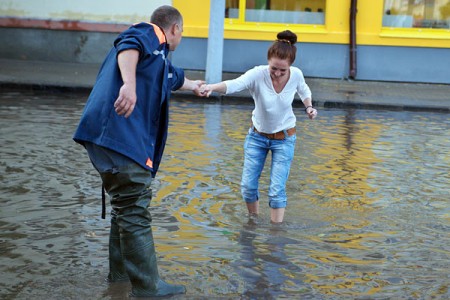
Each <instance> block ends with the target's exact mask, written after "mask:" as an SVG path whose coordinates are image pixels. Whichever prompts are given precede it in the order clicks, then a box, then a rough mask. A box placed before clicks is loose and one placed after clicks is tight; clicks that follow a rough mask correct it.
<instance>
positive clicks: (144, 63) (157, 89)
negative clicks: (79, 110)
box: [73, 23, 184, 176]
mask: <svg viewBox="0 0 450 300" xmlns="http://www.w3.org/2000/svg"><path fill="white" fill-rule="evenodd" d="M127 49H136V50H138V51H139V53H140V55H139V62H138V64H137V69H136V94H137V101H136V106H135V108H134V110H133V112H132V114H131V115H130V116H129V117H128V118H125V117H124V116H119V115H117V113H116V112H115V110H114V102H115V101H116V99H117V97H118V94H119V89H120V88H121V86H122V85H123V81H122V77H121V74H120V69H119V66H118V64H117V55H118V54H119V52H120V51H123V50H127ZM168 53H169V45H168V44H167V42H166V38H165V36H164V33H163V32H162V30H161V29H160V28H159V27H158V26H156V25H154V24H150V23H139V24H136V25H133V26H132V27H130V28H129V29H127V30H125V31H124V32H122V33H121V34H120V35H119V36H118V37H117V39H116V40H115V41H114V47H112V49H111V50H110V52H109V54H108V55H107V57H106V59H105V61H104V62H103V64H102V66H101V68H100V71H99V74H98V76H97V80H96V83H95V85H94V87H93V89H92V91H91V94H90V95H89V98H88V101H87V103H86V106H85V108H84V111H83V114H82V116H81V120H80V124H79V125H78V128H77V130H76V132H75V134H74V137H73V139H74V140H75V141H76V142H78V143H80V144H83V143H84V142H92V143H94V144H97V145H99V146H103V147H105V148H108V149H111V150H114V151H116V152H118V153H121V154H123V155H125V156H127V157H129V158H131V159H132V160H134V161H136V163H138V164H139V165H141V166H142V167H144V168H146V169H148V170H150V171H151V172H152V175H153V176H155V175H156V172H157V171H158V167H159V164H160V162H161V159H162V154H163V151H164V147H165V144H166V139H167V131H168V123H169V98H170V93H171V90H177V89H179V88H180V87H181V86H182V85H183V83H184V71H183V70H182V69H179V68H176V67H174V66H172V64H171V62H170V61H169V60H168V59H167V55H168Z"/></svg>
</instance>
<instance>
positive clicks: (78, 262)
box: [0, 90, 450, 299]
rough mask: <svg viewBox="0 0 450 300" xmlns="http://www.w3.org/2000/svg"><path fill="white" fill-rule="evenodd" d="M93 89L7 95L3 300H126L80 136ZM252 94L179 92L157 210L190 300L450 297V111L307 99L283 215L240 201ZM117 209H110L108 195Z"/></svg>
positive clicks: (2, 99) (167, 267) (168, 276)
mask: <svg viewBox="0 0 450 300" xmlns="http://www.w3.org/2000/svg"><path fill="white" fill-rule="evenodd" d="M85 99H86V94H83V93H55V92H53V93H48V92H44V91H14V90H2V93H1V96H0V105H1V107H0V116H1V118H0V130H1V135H0V139H1V140H0V141H1V150H0V155H1V163H0V171H1V175H0V176H1V180H2V184H1V201H0V208H1V210H0V242H1V244H0V252H1V264H0V276H1V282H0V290H1V292H0V298H1V299H124V298H127V294H128V292H129V290H130V286H129V284H127V283H123V284H114V285H108V284H107V283H105V281H104V279H105V277H106V275H107V272H108V259H107V256H108V254H107V253H108V235H109V221H108V218H107V219H106V220H103V219H101V218H100V213H101V182H100V179H99V177H98V175H97V174H96V172H95V171H94V169H93V168H92V166H91V165H90V163H89V160H88V158H87V155H86V153H85V152H84V150H83V149H82V147H81V146H80V145H78V144H75V143H74V142H73V141H72V139H71V138H72V134H73V132H74V130H75V128H76V126H77V123H78V120H79V117H80V114H81V111H82V109H83V107H84V103H85ZM251 110H252V105H251V103H249V102H245V103H242V104H239V103H236V102H230V103H226V104H219V103H217V102H214V101H212V100H203V99H198V100H186V101H180V100H174V101H172V104H171V126H170V134H169V140H168V144H167V147H166V151H165V156H164V160H163V162H162V164H161V170H160V172H159V173H158V175H157V177H156V180H155V181H154V185H153V189H154V195H155V197H154V199H153V201H152V205H151V213H152V216H153V219H154V221H153V231H154V236H155V243H156V248H157V252H158V260H159V268H160V273H161V276H162V277H163V278H164V279H165V280H166V281H169V282H177V283H181V284H185V285H186V286H187V294H186V295H180V296H177V297H174V299H448V298H450V291H449V282H450V274H449V269H450V263H449V259H450V235H449V232H450V209H449V198H450V196H449V187H450V175H449V173H450V172H449V166H450V130H449V129H450V118H449V115H448V114H445V113H433V112H407V111H387V110H384V111H382V110H380V111H377V110H361V109H357V110H355V109H349V110H343V109H320V110H319V116H318V118H317V119H316V120H314V121H309V120H307V118H305V116H304V114H303V112H302V110H301V109H300V108H298V109H297V116H298V124H297V128H298V130H297V133H298V136H297V145H296V155H295V159H294V162H293V165H292V169H291V175H290V179H289V182H288V185H287V192H288V198H289V200H288V201H289V202H288V208H287V211H286V217H285V223H284V224H283V225H282V226H274V225H271V224H270V217H269V216H270V214H269V213H270V212H269V207H268V201H267V186H268V180H269V178H268V170H269V169H268V168H266V169H265V170H264V172H263V175H262V178H261V184H260V185H261V188H262V189H261V205H260V208H261V215H260V216H259V217H258V218H257V219H255V220H249V218H248V216H247V211H246V208H245V204H244V203H243V201H242V200H241V196H240V187H239V182H240V176H241V170H242V162H243V159H242V156H243V151H242V148H243V141H244V137H245V134H246V131H247V129H248V125H249V120H250V114H251ZM108 208H109V206H108Z"/></svg>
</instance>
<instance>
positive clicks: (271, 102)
mask: <svg viewBox="0 0 450 300" xmlns="http://www.w3.org/2000/svg"><path fill="white" fill-rule="evenodd" d="M225 84H226V87H227V91H226V93H227V94H232V93H236V92H239V91H242V90H245V89H247V90H249V92H250V94H251V95H252V97H253V100H254V101H255V109H254V110H253V112H252V122H253V125H254V126H255V128H256V129H257V130H258V131H260V132H265V133H275V132H278V131H281V130H284V129H288V128H292V127H295V124H296V121H297V119H296V117H295V114H294V111H293V109H292V102H293V101H294V96H295V93H296V92H297V93H298V95H299V96H300V99H301V100H302V101H304V100H305V99H307V98H311V90H310V89H309V87H308V85H307V84H306V82H305V78H304V77H303V73H302V71H301V70H300V69H299V68H297V67H292V66H291V67H290V77H289V80H288V82H287V83H286V86H285V87H284V88H283V90H282V91H281V92H280V93H277V92H276V91H275V89H274V88H273V84H272V80H271V78H270V72H269V66H268V65H264V66H257V67H254V68H253V69H250V70H248V71H247V72H246V73H245V74H243V75H241V76H240V77H238V78H236V79H233V80H227V81H225Z"/></svg>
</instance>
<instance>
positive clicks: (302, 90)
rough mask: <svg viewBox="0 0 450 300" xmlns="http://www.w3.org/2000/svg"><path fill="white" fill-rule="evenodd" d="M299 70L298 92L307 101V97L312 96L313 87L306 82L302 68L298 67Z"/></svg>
mask: <svg viewBox="0 0 450 300" xmlns="http://www.w3.org/2000/svg"><path fill="white" fill-rule="evenodd" d="M297 70H298V72H299V77H300V78H299V79H298V84H297V93H298V95H299V96H300V99H302V101H305V99H307V98H310V99H311V97H312V94H311V89H310V88H309V86H308V85H307V84H306V81H305V78H304V77H303V73H302V71H300V69H297Z"/></svg>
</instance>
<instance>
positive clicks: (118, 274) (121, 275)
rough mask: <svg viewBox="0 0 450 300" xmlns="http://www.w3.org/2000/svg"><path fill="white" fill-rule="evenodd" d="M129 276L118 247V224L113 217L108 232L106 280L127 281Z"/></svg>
mask: <svg viewBox="0 0 450 300" xmlns="http://www.w3.org/2000/svg"><path fill="white" fill-rule="evenodd" d="M128 280H129V277H128V274H127V271H126V269H125V266H124V264H123V259H122V250H121V248H120V232H119V225H117V223H116V221H115V219H114V218H113V219H111V230H110V233H109V274H108V282H120V281H128Z"/></svg>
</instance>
